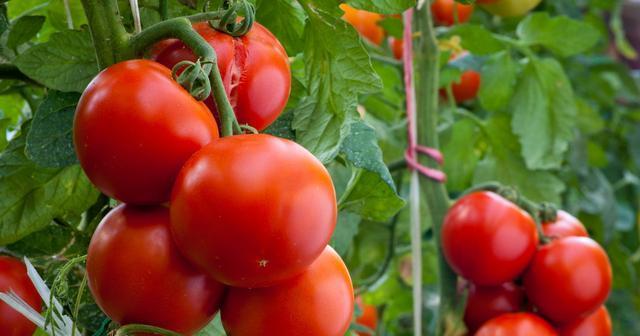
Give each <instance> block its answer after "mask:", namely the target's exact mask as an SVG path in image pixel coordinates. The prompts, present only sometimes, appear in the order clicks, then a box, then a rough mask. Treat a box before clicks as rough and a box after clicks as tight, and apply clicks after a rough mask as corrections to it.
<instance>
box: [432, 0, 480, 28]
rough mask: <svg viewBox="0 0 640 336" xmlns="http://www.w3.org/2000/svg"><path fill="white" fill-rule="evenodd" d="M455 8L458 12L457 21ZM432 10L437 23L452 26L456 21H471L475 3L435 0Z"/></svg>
mask: <svg viewBox="0 0 640 336" xmlns="http://www.w3.org/2000/svg"><path fill="white" fill-rule="evenodd" d="M454 6H455V9H454ZM454 10H455V11H457V12H458V13H457V16H458V20H457V21H456V16H455V15H456V14H455V13H454ZM431 12H432V13H433V18H434V19H435V21H436V22H437V23H439V24H441V25H443V26H452V25H454V24H455V23H465V22H467V21H469V18H471V14H472V13H473V5H465V4H461V3H459V2H456V1H455V0H435V1H434V2H433V3H432V4H431Z"/></svg>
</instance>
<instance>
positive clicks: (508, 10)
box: [478, 0, 542, 17]
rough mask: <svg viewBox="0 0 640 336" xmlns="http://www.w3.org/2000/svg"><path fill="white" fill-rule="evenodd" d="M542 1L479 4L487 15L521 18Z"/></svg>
mask: <svg viewBox="0 0 640 336" xmlns="http://www.w3.org/2000/svg"><path fill="white" fill-rule="evenodd" d="M540 2H542V0H496V1H491V2H489V1H486V2H480V1H478V3H482V4H483V6H482V8H484V9H486V10H487V11H488V12H489V13H491V14H494V15H498V16H504V17H514V16H522V15H525V14H527V13H529V12H530V11H531V10H532V9H534V8H535V7H536V6H538V5H539V4H540Z"/></svg>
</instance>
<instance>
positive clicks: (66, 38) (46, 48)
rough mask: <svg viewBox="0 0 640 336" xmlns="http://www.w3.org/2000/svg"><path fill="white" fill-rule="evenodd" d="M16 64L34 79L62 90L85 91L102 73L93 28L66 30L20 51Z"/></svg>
mask: <svg viewBox="0 0 640 336" xmlns="http://www.w3.org/2000/svg"><path fill="white" fill-rule="evenodd" d="M14 63H15V65H16V66H17V67H18V68H19V69H20V71H22V72H23V73H25V74H26V75H27V76H29V77H30V78H32V79H33V80H35V81H37V82H40V83H42V84H44V85H46V86H47V87H49V88H52V89H54V90H58V91H64V92H69V91H75V92H82V91H84V89H85V88H86V87H87V85H88V84H89V82H90V81H91V79H93V77H95V76H96V74H98V65H97V63H96V57H95V52H94V50H93V43H92V42H91V36H90V35H89V31H87V30H83V31H79V30H65V31H62V32H59V33H55V34H53V35H52V36H51V39H50V40H49V41H48V42H45V43H41V44H38V45H35V46H33V47H31V48H29V49H28V50H27V51H26V52H24V53H22V54H20V55H18V56H17V57H16V59H15V62H14Z"/></svg>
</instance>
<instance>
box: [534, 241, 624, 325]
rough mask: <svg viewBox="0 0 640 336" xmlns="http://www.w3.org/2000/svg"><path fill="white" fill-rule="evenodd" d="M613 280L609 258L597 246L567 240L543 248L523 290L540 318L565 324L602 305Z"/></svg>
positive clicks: (591, 243)
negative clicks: (536, 309)
mask: <svg viewBox="0 0 640 336" xmlns="http://www.w3.org/2000/svg"><path fill="white" fill-rule="evenodd" d="M611 278H612V275H611V264H610V263H609V258H608V257H607V254H606V252H605V251H604V250H603V249H602V247H600V245H598V243H596V242H595V241H593V240H592V239H590V238H585V237H567V238H562V239H558V240H554V241H552V242H550V243H549V244H547V245H544V246H542V247H540V249H539V250H538V252H537V253H536V256H535V257H534V258H533V260H532V261H531V265H530V266H529V269H528V270H527V272H526V274H525V276H524V287H525V290H526V293H527V297H528V298H529V300H530V301H531V303H533V304H534V305H535V306H536V307H537V308H538V312H539V313H540V314H541V315H543V316H545V317H547V318H548V319H550V320H552V321H554V322H556V323H562V322H569V321H571V320H575V319H577V318H580V317H583V316H585V315H586V314H589V313H591V312H593V311H594V310H596V309H597V308H598V307H599V306H600V305H602V304H603V303H604V301H605V300H606V299H607V296H608V295H609V291H610V290H611Z"/></svg>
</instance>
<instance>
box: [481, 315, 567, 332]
mask: <svg viewBox="0 0 640 336" xmlns="http://www.w3.org/2000/svg"><path fill="white" fill-rule="evenodd" d="M557 335H558V333H557V332H556V331H555V330H553V328H552V327H551V325H549V323H547V322H546V321H545V320H543V319H541V318H539V317H538V316H536V315H534V314H529V313H515V314H504V315H500V316H498V317H496V318H494V319H492V320H490V321H489V322H487V323H485V324H484V325H483V326H482V328H480V330H478V332H477V333H476V334H475V336H557Z"/></svg>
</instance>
